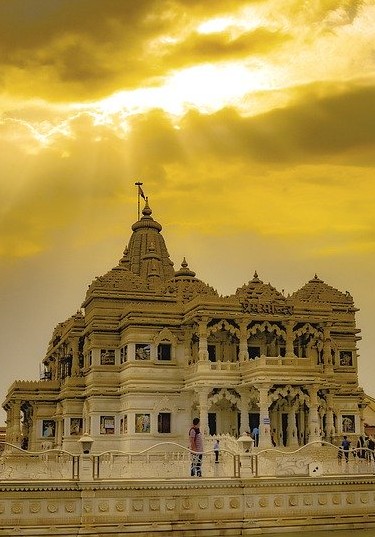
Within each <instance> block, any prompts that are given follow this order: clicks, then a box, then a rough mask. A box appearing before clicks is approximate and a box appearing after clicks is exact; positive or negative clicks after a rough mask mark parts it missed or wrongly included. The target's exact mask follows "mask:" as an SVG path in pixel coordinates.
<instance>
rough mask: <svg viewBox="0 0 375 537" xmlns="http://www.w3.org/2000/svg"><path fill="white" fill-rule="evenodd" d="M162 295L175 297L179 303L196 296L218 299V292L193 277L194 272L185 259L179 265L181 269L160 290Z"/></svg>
mask: <svg viewBox="0 0 375 537" xmlns="http://www.w3.org/2000/svg"><path fill="white" fill-rule="evenodd" d="M162 292H163V293H164V294H169V295H174V294H175V295H176V298H177V300H178V301H180V302H188V301H189V300H192V299H193V298H195V297H196V296H202V295H204V296H212V297H218V296H219V295H218V292H217V291H216V290H215V289H214V288H213V287H211V286H209V285H208V284H206V283H204V282H202V281H201V280H199V279H198V278H196V277H195V272H193V271H192V270H190V269H189V267H188V264H187V262H186V259H185V258H184V259H183V261H182V263H181V268H180V269H179V270H177V271H176V273H175V275H174V277H173V278H171V279H170V280H169V281H168V282H167V283H166V285H165V287H164V289H163V290H162Z"/></svg>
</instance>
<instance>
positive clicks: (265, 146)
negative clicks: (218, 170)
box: [182, 88, 375, 163]
mask: <svg viewBox="0 0 375 537" xmlns="http://www.w3.org/2000/svg"><path fill="white" fill-rule="evenodd" d="M315 89H316V94H315V95H314V93H313V92H312V91H310V90H309V91H308V92H307V93H308V98H306V99H305V98H303V97H301V98H300V101H299V102H298V103H297V104H294V105H293V106H289V107H285V108H282V109H276V110H272V111H270V112H268V113H265V114H262V115H260V116H254V117H247V118H244V117H241V116H240V115H239V113H238V112H237V111H236V110H234V109H224V110H221V111H219V112H217V113H215V114H212V115H210V116H207V115H202V114H200V113H198V112H191V113H189V114H188V116H187V117H186V118H185V120H184V127H183V129H182V132H183V136H184V137H185V143H186V144H188V145H189V147H190V150H192V149H195V150H196V151H197V153H203V154H204V153H206V154H211V155H212V154H216V155H221V156H222V157H223V158H239V157H241V158H245V159H249V160H256V161H264V162H274V163H277V162H279V163H283V162H293V161H295V162H299V161H301V160H305V161H306V159H307V160H308V159H310V160H311V161H312V160H314V161H315V160H316V159H319V158H328V157H329V156H330V155H335V154H338V153H344V152H346V151H348V150H353V149H354V148H363V147H370V146H371V145H372V144H374V143H375V108H374V106H373V105H372V103H373V102H374V99H375V89H374V88H356V89H355V88H354V89H351V90H350V89H348V90H347V91H346V92H340V93H338V94H336V95H332V96H329V97H324V98H319V97H318V94H319V91H318V88H315ZM303 91H304V89H303V88H301V94H302V95H303Z"/></svg>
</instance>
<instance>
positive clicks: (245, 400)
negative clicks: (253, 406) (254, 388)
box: [239, 390, 250, 434]
mask: <svg viewBox="0 0 375 537" xmlns="http://www.w3.org/2000/svg"><path fill="white" fill-rule="evenodd" d="M240 395H241V399H240V409H239V410H240V413H241V415H240V434H243V433H246V432H249V402H250V397H249V394H248V393H246V392H244V391H243V390H241V392H240Z"/></svg>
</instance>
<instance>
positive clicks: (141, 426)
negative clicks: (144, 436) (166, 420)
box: [135, 414, 151, 433]
mask: <svg viewBox="0 0 375 537" xmlns="http://www.w3.org/2000/svg"><path fill="white" fill-rule="evenodd" d="M150 421H151V420H150V414H136V415H135V432H136V433H149V432H150Z"/></svg>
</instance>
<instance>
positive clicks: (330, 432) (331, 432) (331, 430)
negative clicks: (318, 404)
mask: <svg viewBox="0 0 375 537" xmlns="http://www.w3.org/2000/svg"><path fill="white" fill-rule="evenodd" d="M335 435H336V430H335V425H334V419H333V396H332V394H331V393H328V394H327V413H326V440H327V441H328V442H331V443H333V439H334V437H335Z"/></svg>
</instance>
